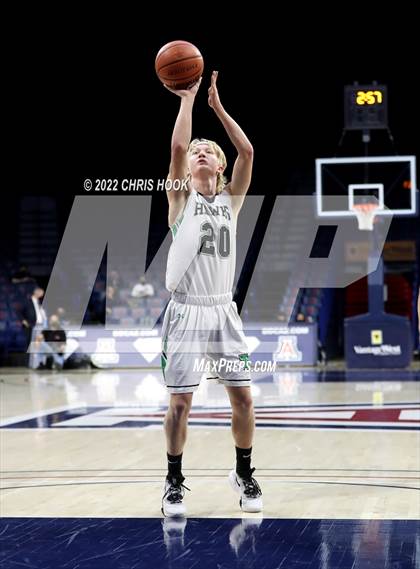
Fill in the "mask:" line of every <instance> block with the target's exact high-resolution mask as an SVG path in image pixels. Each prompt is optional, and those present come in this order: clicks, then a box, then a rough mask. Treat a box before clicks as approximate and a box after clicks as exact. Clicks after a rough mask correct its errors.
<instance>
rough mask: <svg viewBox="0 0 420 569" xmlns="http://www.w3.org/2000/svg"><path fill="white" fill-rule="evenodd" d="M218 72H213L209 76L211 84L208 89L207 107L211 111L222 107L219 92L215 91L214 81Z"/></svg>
mask: <svg viewBox="0 0 420 569" xmlns="http://www.w3.org/2000/svg"><path fill="white" fill-rule="evenodd" d="M218 74H219V72H218V71H213V73H212V74H211V83H210V87H209V105H210V107H211V108H212V109H215V110H216V109H217V108H220V107H221V106H222V104H221V102H220V98H219V92H218V90H217V86H216V81H217V76H218Z"/></svg>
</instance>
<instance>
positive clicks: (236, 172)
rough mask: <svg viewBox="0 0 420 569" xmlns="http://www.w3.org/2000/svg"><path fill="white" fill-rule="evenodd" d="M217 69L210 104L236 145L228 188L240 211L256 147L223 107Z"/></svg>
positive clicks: (210, 91) (213, 76)
mask: <svg viewBox="0 0 420 569" xmlns="http://www.w3.org/2000/svg"><path fill="white" fill-rule="evenodd" d="M217 75H218V72H217V71H213V73H212V76H211V85H210V88H209V91H208V93H209V105H210V107H211V108H212V109H213V110H214V112H215V113H216V115H217V117H218V118H219V120H220V122H221V123H222V124H223V126H224V128H225V130H226V132H227V134H228V136H229V138H230V140H231V141H232V144H233V145H234V146H235V148H236V150H237V152H238V157H237V158H236V161H235V164H234V166H233V171H232V180H231V182H230V184H229V185H228V187H227V189H228V191H229V192H230V194H231V195H232V196H233V198H234V199H233V200H232V201H233V203H232V206H233V210H234V211H235V212H236V213H238V212H239V210H240V209H241V207H242V204H243V201H244V199H245V195H246V193H247V191H248V188H249V185H250V183H251V175H252V163H253V159H254V149H253V148H252V144H251V143H250V141H249V140H248V138H247V136H246V135H245V133H244V131H243V130H242V129H241V127H240V126H239V125H238V123H236V122H235V121H234V120H233V118H232V117H231V116H229V115H228V113H227V112H226V111H225V109H224V108H223V105H222V103H221V102H220V98H219V93H218V90H217V86H216V81H217Z"/></svg>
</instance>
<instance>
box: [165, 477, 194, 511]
mask: <svg viewBox="0 0 420 569" xmlns="http://www.w3.org/2000/svg"><path fill="white" fill-rule="evenodd" d="M184 480H185V478H184V477H183V476H182V475H181V476H180V477H176V476H172V477H170V478H169V477H168V476H167V477H166V479H165V486H164V494H163V498H162V514H163V515H164V516H167V517H169V518H171V517H175V516H185V514H186V512H187V509H186V507H185V504H184V503H183V499H184V494H185V490H189V488H187V487H186V486H184V484H183V482H184Z"/></svg>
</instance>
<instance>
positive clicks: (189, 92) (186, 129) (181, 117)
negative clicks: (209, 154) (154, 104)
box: [165, 79, 201, 226]
mask: <svg viewBox="0 0 420 569" xmlns="http://www.w3.org/2000/svg"><path fill="white" fill-rule="evenodd" d="M200 83H201V79H199V80H198V81H197V83H195V85H193V86H192V87H190V89H178V90H174V89H170V88H169V87H167V86H166V85H165V87H166V89H168V91H171V93H175V95H178V97H180V98H181V104H180V107H179V112H178V116H177V119H176V121H175V126H174V130H173V133H172V141H171V163H170V166H169V174H168V179H170V180H180V181H182V180H184V179H185V178H186V177H187V175H188V160H187V153H188V145H189V143H190V140H191V130H192V109H193V106H194V100H195V96H196V94H197V91H198V88H199V87H200ZM166 195H167V196H168V200H169V225H170V226H171V225H172V224H173V223H174V222H175V219H176V217H177V215H178V213H179V212H180V211H181V210H182V208H183V206H184V204H185V200H186V198H187V195H188V193H187V192H186V191H184V190H182V191H168V192H166Z"/></svg>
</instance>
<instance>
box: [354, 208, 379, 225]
mask: <svg viewBox="0 0 420 569" xmlns="http://www.w3.org/2000/svg"><path fill="white" fill-rule="evenodd" d="M378 209H381V208H380V206H379V204H377V203H359V204H353V206H352V210H353V211H354V213H355V214H356V215H357V222H358V224H359V229H360V230H361V231H372V230H373V222H374V221H375V213H376V212H377V210H378Z"/></svg>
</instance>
